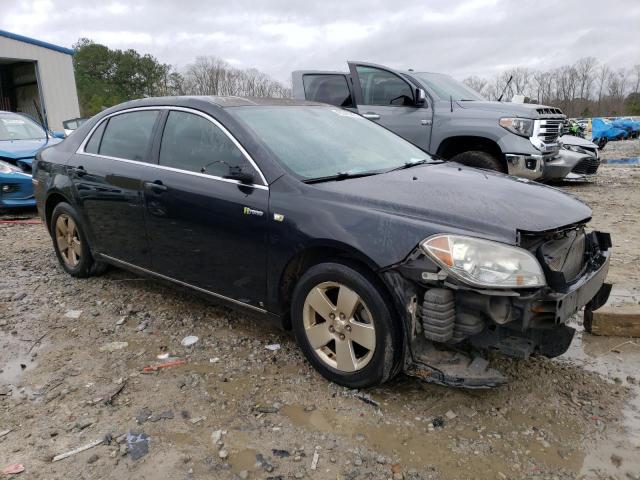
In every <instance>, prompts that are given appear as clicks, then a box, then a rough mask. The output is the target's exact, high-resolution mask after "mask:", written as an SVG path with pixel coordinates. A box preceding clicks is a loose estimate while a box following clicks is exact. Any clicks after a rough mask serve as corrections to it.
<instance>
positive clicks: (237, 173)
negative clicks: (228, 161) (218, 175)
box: [224, 167, 253, 184]
mask: <svg viewBox="0 0 640 480" xmlns="http://www.w3.org/2000/svg"><path fill="white" fill-rule="evenodd" d="M224 178H228V179H230V180H237V181H239V182H240V183H245V184H250V183H253V175H252V174H251V173H249V172H243V171H242V168H241V167H229V173H228V174H227V175H225V176H224Z"/></svg>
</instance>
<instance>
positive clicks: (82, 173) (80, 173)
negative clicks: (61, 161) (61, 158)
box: [71, 165, 87, 177]
mask: <svg viewBox="0 0 640 480" xmlns="http://www.w3.org/2000/svg"><path fill="white" fill-rule="evenodd" d="M71 171H72V172H73V173H74V174H75V175H76V176H78V177H84V176H85V175H86V174H87V171H86V170H85V169H84V167H83V166H82V165H80V166H79V167H73V168H72V169H71Z"/></svg>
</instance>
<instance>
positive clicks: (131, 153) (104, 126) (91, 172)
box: [67, 109, 160, 268]
mask: <svg viewBox="0 0 640 480" xmlns="http://www.w3.org/2000/svg"><path fill="white" fill-rule="evenodd" d="M159 118H160V111H159V110H157V109H139V110H135V111H128V112H127V111H125V112H122V113H118V114H115V115H113V116H110V117H108V118H106V119H105V120H103V121H102V122H101V123H99V124H98V125H97V126H96V127H95V128H94V129H93V131H92V132H91V133H90V134H89V135H88V136H87V139H85V141H84V142H83V143H82V144H81V146H80V148H79V149H78V152H77V153H76V154H75V155H73V156H72V158H71V159H70V161H69V163H68V165H67V168H68V169H69V177H70V178H71V179H72V182H73V185H74V187H75V191H76V195H77V201H78V203H79V206H80V211H81V212H82V213H83V215H84V217H85V219H86V221H87V224H88V225H87V226H88V229H89V232H90V234H91V237H92V245H93V247H94V248H95V250H96V251H98V252H100V253H101V254H104V255H108V256H110V257H112V258H115V259H117V260H120V261H124V262H127V263H130V264H133V265H136V266H139V267H143V268H148V267H149V266H150V265H151V257H150V255H149V248H148V243H147V237H146V231H145V225H144V207H143V202H142V200H143V199H142V181H141V167H142V166H144V165H145V164H146V163H147V162H149V160H150V158H151V140H152V138H153V133H154V129H155V128H156V125H157V122H158V120H159Z"/></svg>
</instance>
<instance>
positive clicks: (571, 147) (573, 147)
mask: <svg viewBox="0 0 640 480" xmlns="http://www.w3.org/2000/svg"><path fill="white" fill-rule="evenodd" d="M562 148H564V149H565V150H570V151H572V152H576V153H582V154H583V155H589V152H587V151H586V150H585V149H584V148H580V147H578V146H577V145H562Z"/></svg>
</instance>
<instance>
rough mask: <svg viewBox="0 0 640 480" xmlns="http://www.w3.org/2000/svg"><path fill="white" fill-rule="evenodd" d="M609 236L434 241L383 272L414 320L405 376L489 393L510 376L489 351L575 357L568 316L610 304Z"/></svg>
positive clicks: (571, 233) (580, 228) (569, 231)
mask: <svg viewBox="0 0 640 480" xmlns="http://www.w3.org/2000/svg"><path fill="white" fill-rule="evenodd" d="M610 254H611V238H610V236H609V234H608V233H602V232H595V231H594V232H590V233H587V232H586V231H585V224H584V223H580V224H576V225H571V226H568V227H564V228H561V229H557V230H553V231H546V232H541V233H532V232H518V240H517V244H516V245H515V246H512V245H507V244H503V243H499V242H493V241H489V240H484V239H480V238H475V237H467V236H461V235H447V234H442V235H434V236H432V237H429V238H428V239H425V240H424V241H423V242H421V244H420V245H419V246H417V247H416V249H415V250H414V251H413V252H411V254H410V255H409V256H408V257H407V258H406V259H405V260H404V261H403V262H401V263H400V264H397V265H394V266H392V267H389V268H387V269H385V270H384V271H383V272H382V276H383V279H384V281H385V282H386V283H387V285H388V286H389V288H390V290H391V291H392V292H393V294H394V297H395V302H396V305H397V307H398V310H399V311H400V312H401V315H402V316H403V317H404V318H403V320H404V322H405V325H406V328H405V331H406V335H407V343H408V345H409V348H408V354H407V356H406V360H405V372H406V373H407V374H410V375H414V376H418V377H420V378H422V379H424V380H426V381H429V382H434V383H439V384H443V385H447V386H458V387H467V388H488V387H495V386H499V385H502V384H504V383H506V382H507V378H506V377H505V376H504V375H502V374H501V373H500V372H498V371H497V370H495V369H492V368H489V362H488V361H487V360H486V359H485V357H486V355H487V354H488V353H489V352H499V353H501V354H504V355H507V356H511V357H515V358H523V359H526V358H528V357H529V356H531V355H544V356H547V357H556V356H559V355H562V354H563V353H564V352H566V351H567V349H568V348H569V345H570V344H571V341H572V339H573V335H574V332H575V330H574V329H573V328H572V327H570V326H568V325H567V321H568V319H569V318H570V317H571V316H572V315H574V314H576V313H577V312H578V311H580V310H581V309H582V308H583V307H584V308H585V309H588V310H596V309H597V308H599V307H601V306H602V305H603V304H604V303H605V302H606V301H607V299H608V297H609V293H610V291H611V285H610V284H607V283H605V279H606V275H607V272H608V268H609V260H610Z"/></svg>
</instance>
